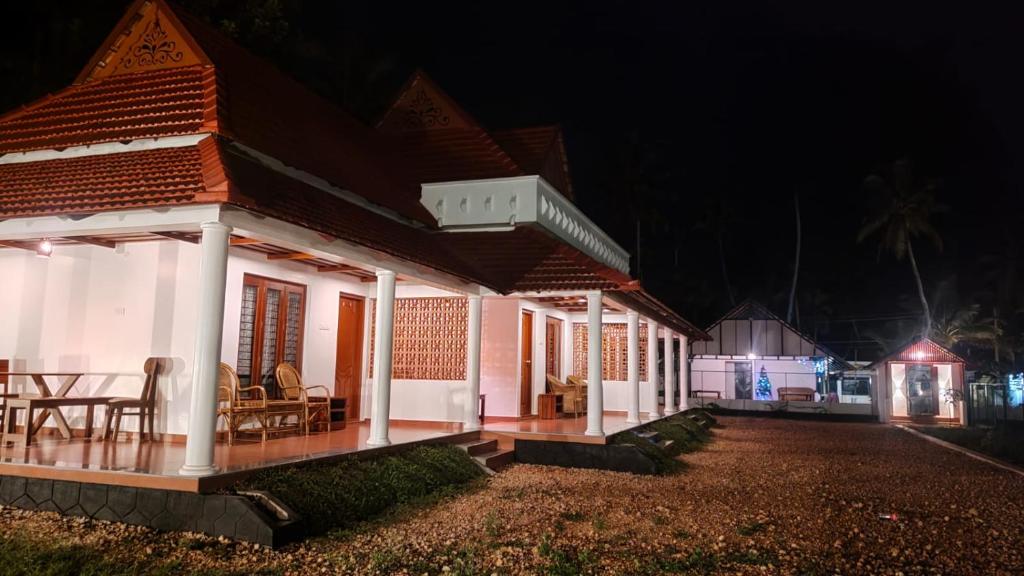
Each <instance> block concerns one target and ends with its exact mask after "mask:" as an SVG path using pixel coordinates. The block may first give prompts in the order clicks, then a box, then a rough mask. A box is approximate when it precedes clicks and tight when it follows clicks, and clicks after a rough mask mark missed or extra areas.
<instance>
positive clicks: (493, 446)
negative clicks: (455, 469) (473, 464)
mask: <svg viewBox="0 0 1024 576" xmlns="http://www.w3.org/2000/svg"><path fill="white" fill-rule="evenodd" d="M462 446H464V447H465V449H466V452H469V455H470V456H479V455H481V454H486V453H488V452H494V451H495V450H497V449H498V441H497V440H480V441H478V442H469V443H467V444H463V445H462Z"/></svg>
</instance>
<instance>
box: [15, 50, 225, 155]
mask: <svg viewBox="0 0 1024 576" xmlns="http://www.w3.org/2000/svg"><path fill="white" fill-rule="evenodd" d="M212 87H213V71H212V70H210V69H204V68H203V67H200V66H196V67H190V68H176V69H169V70H154V71H151V72H144V73H139V74H128V75H123V76H113V77H110V78H106V79H103V80H98V81H96V82H90V83H87V84H78V85H74V86H71V87H69V88H66V89H65V90H63V91H61V92H58V93H57V94H54V95H51V96H48V97H46V98H43V99H42V100H39V101H37V102H35V103H34V104H32V105H30V106H26V107H23V108H21V109H18V110H15V111H12V112H10V113H8V114H5V115H4V116H0V154H4V153H8V152H22V151H28V150H49V149H63V148H68V147H71V146H79V145H83V144H95V143H100V142H116V141H126V140H137V139H141V138H158V137H162V136H175V135H181V134H195V133H197V132H200V131H202V130H203V126H204V123H206V122H207V121H211V120H212V119H213V114H214V110H213V106H214V104H213V98H212V94H213V88H212Z"/></svg>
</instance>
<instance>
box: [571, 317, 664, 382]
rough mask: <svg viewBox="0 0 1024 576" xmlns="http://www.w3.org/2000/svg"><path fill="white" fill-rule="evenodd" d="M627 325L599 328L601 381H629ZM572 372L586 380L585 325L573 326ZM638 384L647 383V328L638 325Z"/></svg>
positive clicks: (582, 323) (575, 324) (606, 325)
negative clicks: (639, 382)
mask: <svg viewBox="0 0 1024 576" xmlns="http://www.w3.org/2000/svg"><path fill="white" fill-rule="evenodd" d="M628 354H629V325H627V324H625V323H621V322H620V323H605V324H602V325H601V377H602V378H603V379H605V380H622V381H625V380H627V379H628V378H629V356H628ZM572 370H573V374H575V375H576V376H579V377H581V378H586V377H587V324H586V322H573V325H572ZM640 380H641V381H644V380H647V324H645V323H643V322H641V323H640Z"/></svg>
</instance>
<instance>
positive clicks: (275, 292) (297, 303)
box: [236, 274, 306, 396]
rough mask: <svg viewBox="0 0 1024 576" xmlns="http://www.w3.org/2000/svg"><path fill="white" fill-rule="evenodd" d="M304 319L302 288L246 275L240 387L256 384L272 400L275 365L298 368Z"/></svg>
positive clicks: (240, 345) (239, 348) (239, 337)
mask: <svg viewBox="0 0 1024 576" xmlns="http://www.w3.org/2000/svg"><path fill="white" fill-rule="evenodd" d="M305 316H306V287H305V286H302V285H301V284H292V283H290V282H283V281H280V280H273V279H270V278H263V277H261V276H253V275H251V274H246V275H245V280H244V281H243V286H242V314H241V321H240V323H239V333H238V362H237V363H236V370H237V372H238V378H239V380H241V381H242V385H243V386H252V385H254V384H259V385H260V386H263V387H264V388H266V390H267V393H268V394H270V395H271V396H273V395H274V393H275V392H276V390H277V381H276V379H275V378H274V369H275V368H276V367H277V365H278V364H280V363H281V362H288V363H289V364H291V365H292V366H295V367H296V368H301V366H302V331H303V326H304V324H305V322H304V320H305Z"/></svg>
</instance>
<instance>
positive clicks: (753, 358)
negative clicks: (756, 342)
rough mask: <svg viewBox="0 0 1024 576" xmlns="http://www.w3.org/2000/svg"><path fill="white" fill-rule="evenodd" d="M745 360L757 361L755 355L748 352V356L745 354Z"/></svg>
mask: <svg viewBox="0 0 1024 576" xmlns="http://www.w3.org/2000/svg"><path fill="white" fill-rule="evenodd" d="M747 360H757V354H754V353H753V352H750V353H749V354H747Z"/></svg>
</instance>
